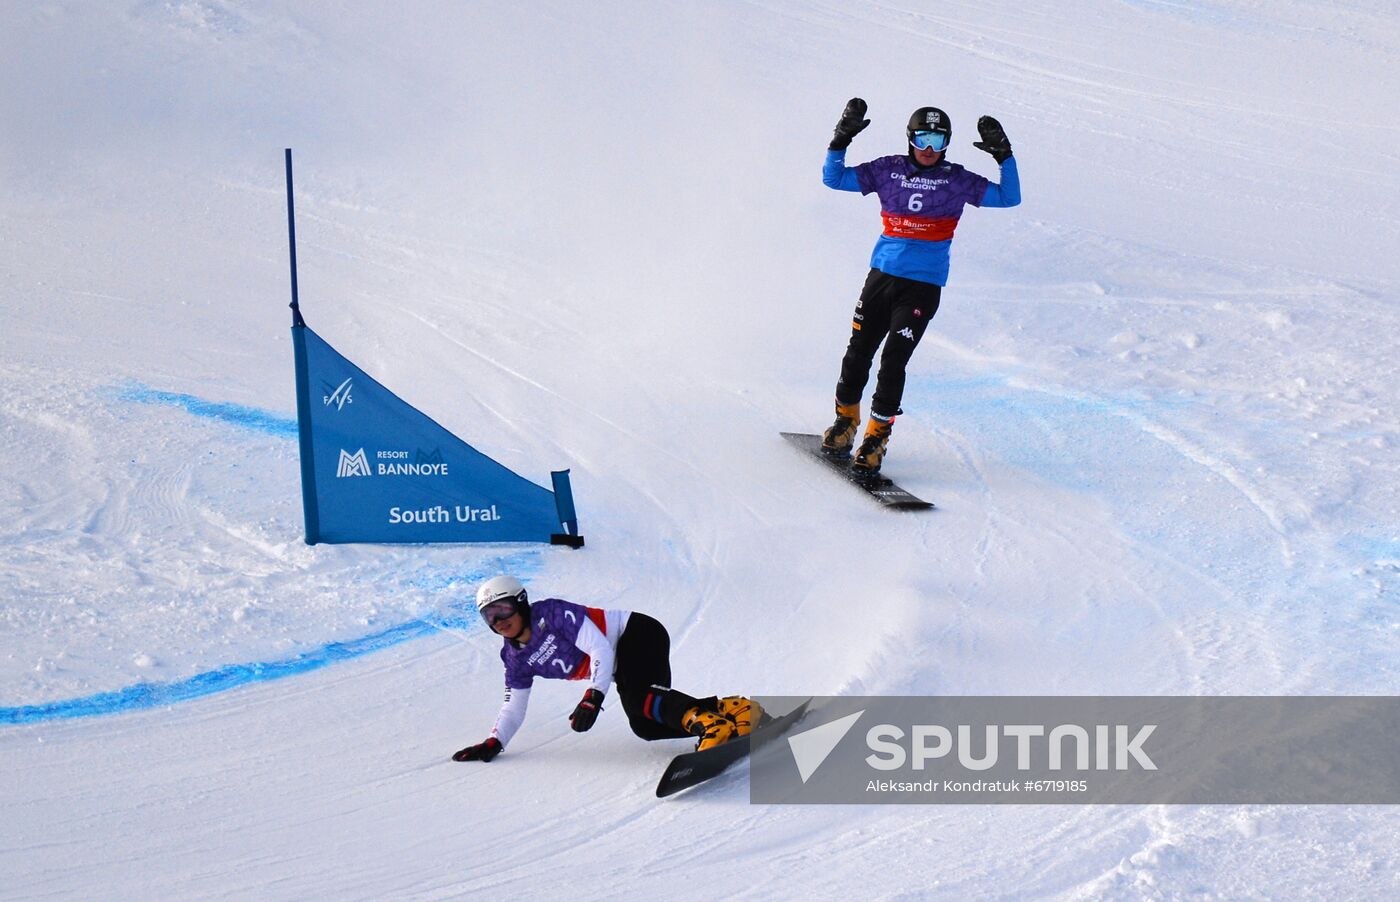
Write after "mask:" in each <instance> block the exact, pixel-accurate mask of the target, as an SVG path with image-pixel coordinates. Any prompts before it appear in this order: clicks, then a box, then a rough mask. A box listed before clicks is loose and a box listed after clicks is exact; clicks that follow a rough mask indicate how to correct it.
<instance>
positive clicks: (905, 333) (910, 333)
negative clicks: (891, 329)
mask: <svg viewBox="0 0 1400 902" xmlns="http://www.w3.org/2000/svg"><path fill="white" fill-rule="evenodd" d="M894 334H896V335H898V336H899V337H900V338H907V339H909V340H910V341H913V340H914V330H913V329H911V328H909V327H908V326H905V327H904V328H903V329H900V330H899V331H898V332H896V333H894Z"/></svg>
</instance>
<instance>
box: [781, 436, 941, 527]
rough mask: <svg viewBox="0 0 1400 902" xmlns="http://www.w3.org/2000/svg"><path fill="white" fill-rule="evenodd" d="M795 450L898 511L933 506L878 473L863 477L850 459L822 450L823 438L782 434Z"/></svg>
mask: <svg viewBox="0 0 1400 902" xmlns="http://www.w3.org/2000/svg"><path fill="white" fill-rule="evenodd" d="M778 434H779V435H781V436H782V437H783V438H785V439H787V441H788V443H789V444H791V445H792V446H793V447H794V448H796V449H798V450H799V451H802V452H803V453H805V454H807V455H808V456H809V457H813V458H815V459H816V460H818V461H819V462H821V464H822V465H824V466H826V467H827V468H829V469H830V470H831V471H832V472H833V473H836V474H837V475H838V476H840V477H841V478H843V479H845V480H846V481H847V482H849V483H850V484H851V485H853V486H855V487H857V488H859V489H861V490H863V491H864V492H865V493H866V494H867V495H869V496H870V497H871V498H874V499H875V500H876V501H878V502H880V503H881V504H883V505H884V506H885V507H888V508H892V509H894V510H899V511H921V510H928V509H929V508H931V507H933V502H932V501H925V500H923V499H922V498H919V497H918V496H916V495H911V494H910V493H908V492H906V491H905V490H904V489H902V488H900V487H899V486H897V485H895V484H894V480H892V479H890V478H889V477H887V476H881V475H879V474H878V473H877V474H876V475H875V476H874V477H866V476H860V475H858V474H857V473H856V472H855V471H853V470H852V469H851V459H850V458H849V457H833V456H832V455H830V454H826V453H823V451H822V437H821V436H820V435H808V434H806V433H802V432H780V433H778Z"/></svg>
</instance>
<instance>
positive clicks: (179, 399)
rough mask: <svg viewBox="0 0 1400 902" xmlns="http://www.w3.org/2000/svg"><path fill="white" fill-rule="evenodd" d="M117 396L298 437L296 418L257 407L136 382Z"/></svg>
mask: <svg viewBox="0 0 1400 902" xmlns="http://www.w3.org/2000/svg"><path fill="white" fill-rule="evenodd" d="M117 398H118V400H121V401H128V402H130V403H133V404H151V405H157V404H160V405H166V406H169V407H179V408H182V409H183V410H184V411H185V412H186V413H189V414H191V415H192V416H196V417H201V418H203V419H206V420H217V421H219V422H221V423H228V424H230V425H233V426H240V427H242V428H244V429H252V430H254V431H256V432H265V433H268V434H269V435H277V436H282V437H284V438H296V436H297V421H296V418H295V417H286V416H282V415H281V414H277V413H273V412H272V411H270V410H260V409H258V408H256V407H244V406H243V405H241V404H228V403H225V402H222V401H206V400H204V399H203V398H199V397H196V396H194V395H185V394H180V393H178V392H169V391H159V390H157V389H154V388H151V387H150V386H148V385H142V384H140V383H139V382H138V383H131V384H128V385H124V386H122V387H121V388H120V389H119V390H118V393H117Z"/></svg>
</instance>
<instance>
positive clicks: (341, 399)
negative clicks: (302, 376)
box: [321, 376, 355, 410]
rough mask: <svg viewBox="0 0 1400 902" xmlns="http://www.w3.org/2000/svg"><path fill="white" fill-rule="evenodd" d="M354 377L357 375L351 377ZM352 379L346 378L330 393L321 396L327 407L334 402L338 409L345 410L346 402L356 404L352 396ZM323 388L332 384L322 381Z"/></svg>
mask: <svg viewBox="0 0 1400 902" xmlns="http://www.w3.org/2000/svg"><path fill="white" fill-rule="evenodd" d="M353 378H355V377H354V376H351V377H350V379H353ZM350 379H346V380H345V381H344V382H342V383H340V384H339V385H337V386H336V387H335V390H334V391H332V392H330V393H329V394H326V395H323V396H322V398H321V403H322V404H323V405H324V406H326V407H330V406H331V405H332V404H334V405H335V409H336V410H344V409H345V405H346V404H354V403H355V400H354V399H353V398H351V397H350ZM321 388H322V389H328V388H330V384H329V383H326V382H322V383H321Z"/></svg>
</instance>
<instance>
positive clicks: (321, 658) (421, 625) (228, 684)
mask: <svg viewBox="0 0 1400 902" xmlns="http://www.w3.org/2000/svg"><path fill="white" fill-rule="evenodd" d="M537 556H538V555H537V553H536V552H528V553H526V554H524V555H518V556H511V557H508V558H498V559H496V560H494V561H492V562H491V563H490V564H489V565H482V566H481V567H478V568H476V569H475V570H474V571H473V572H471V573H464V574H462V575H461V576H459V577H452V578H449V579H447V580H444V581H439V580H436V579H431V580H430V579H428V578H426V577H423V578H420V579H419V580H418V581H417V582H418V583H419V584H421V585H428V584H431V585H432V586H433V587H441V588H452V587H454V586H457V585H459V584H463V583H466V584H470V583H473V582H475V581H477V580H479V579H481V578H483V575H484V574H485V573H487V572H490V573H493V574H494V573H498V572H502V571H505V570H509V571H510V572H512V573H514V574H515V575H517V576H524V575H525V574H526V573H527V572H529V571H531V570H533V569H534V568H535V566H536V565H537V563H538V562H537V561H535V560H531V558H535V557H537ZM467 603H468V604H470V602H467ZM480 628H481V621H480V619H479V618H478V617H477V616H476V612H475V611H467V610H465V609H456V610H452V611H451V612H450V613H447V614H445V615H443V616H441V617H436V618H428V617H424V618H420V619H418V620H410V621H408V622H407V623H401V624H399V625H397V626H391V627H389V628H388V629H385V630H381V631H379V632H377V633H370V634H369V635H367V636H361V637H360V638H358V639H350V640H348V641H345V642H331V643H329V644H327V645H323V646H321V647H320V648H317V649H313V650H311V651H308V652H303V653H302V654H299V655H297V656H296V657H295V658H291V659H289V660H285V661H270V662H257V663H252V664H230V665H228V666H226V667H220V668H218V669H216V670H210V671H208V672H206V673H200V674H196V675H194V676H192V677H190V678H189V679H186V680H178V681H176V682H173V683H137V684H136V685H134V686H127V687H126V688H124V689H116V690H113V691H111V692H99V693H97V694H96V695H85V696H82V697H80V698H72V699H65V700H63V701H57V702H46V703H44V704H39V705H19V706H16V707H10V708H0V724H30V723H40V722H42V721H47V720H69V719H72V718H75V717H100V716H103V715H107V714H125V713H128V712H131V711H143V710H146V709H149V708H162V707H165V706H167V705H173V704H175V703H177V702H187V701H190V700H192V699H196V698H203V697H204V696H206V695H213V694H214V693H216V692H226V691H228V690H230V689H237V688H239V687H240V686H247V685H249V684H251V683H265V682H269V681H271V680H280V679H283V678H284V677H291V676H298V675H300V674H303V673H310V672H311V671H313V670H320V669H321V668H322V667H328V666H330V665H331V664H336V663H339V662H341V661H349V660H351V659H354V658H359V657H363V656H364V655H368V654H372V653H374V652H377V651H382V650H384V649H386V648H391V647H393V646H395V645H399V644H401V643H403V642H408V641H409V640H412V639H421V638H423V637H425V636H431V635H433V634H434V633H437V632H439V631H443V630H476V629H480Z"/></svg>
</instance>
